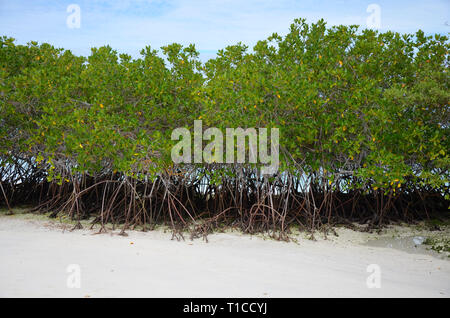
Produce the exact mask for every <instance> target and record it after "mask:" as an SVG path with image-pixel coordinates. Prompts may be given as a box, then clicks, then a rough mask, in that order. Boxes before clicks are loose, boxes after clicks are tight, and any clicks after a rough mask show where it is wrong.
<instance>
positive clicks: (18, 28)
mask: <svg viewBox="0 0 450 318" xmlns="http://www.w3.org/2000/svg"><path fill="white" fill-rule="evenodd" d="M71 4H75V5H77V6H78V7H79V9H80V27H79V28H77V27H75V28H69V26H68V24H67V20H68V18H70V16H71V14H73V13H74V12H73V11H70V12H68V7H69V5H71ZM370 4H376V5H378V6H379V8H380V9H381V11H380V22H381V31H385V30H394V31H398V32H405V33H406V32H410V33H411V32H415V31H416V30H417V29H419V28H420V29H422V30H424V31H425V32H426V33H428V34H432V33H441V34H447V35H448V32H449V31H450V14H449V13H450V0H427V1H423V0H397V1H396V0H391V1H387V0H386V1H385V0H383V1H376V0H369V1H363V0H359V1H356V0H349V1H340V0H335V1H331V0H315V1H314V0H273V1H266V0H259V1H257V0H209V1H207V0H189V1H188V0H122V1H119V0H112V1H106V0H69V1H65V0H27V1H24V0H0V35H7V36H11V37H14V38H16V39H17V42H18V43H26V42H28V41H31V40H35V41H39V42H48V43H51V44H53V45H55V46H57V47H64V48H66V49H70V50H72V52H74V53H76V54H81V55H88V54H89V52H90V48H91V47H94V46H101V45H106V44H109V45H111V46H112V47H113V48H114V49H117V50H118V51H120V52H126V53H129V54H131V55H132V56H135V57H137V56H138V52H139V51H140V49H141V48H143V47H144V46H146V45H151V46H152V47H153V48H159V47H161V46H163V45H166V44H169V43H173V42H178V43H181V44H189V43H195V44H196V47H197V49H198V50H200V52H201V56H202V59H207V58H209V57H212V56H214V53H215V52H216V51H217V50H218V49H221V48H224V47H225V46H227V45H230V44H235V43H237V42H239V41H241V42H243V43H245V44H247V45H250V46H252V45H254V44H255V43H256V42H257V41H258V40H260V39H264V38H266V37H267V36H269V35H270V34H272V33H273V32H278V33H279V34H285V33H286V32H287V31H288V28H289V25H290V24H291V23H292V21H293V19H295V18H299V17H302V18H306V19H307V21H308V22H314V21H317V20H318V19H320V18H324V19H325V20H326V21H327V22H328V24H329V25H336V24H346V25H349V24H359V25H362V26H366V23H367V18H368V17H369V16H370V15H371V14H372V13H373V12H372V13H371V12H367V9H368V6H369V5H370ZM69 20H70V19H69ZM70 21H72V22H74V21H75V20H73V19H71V20H70ZM75 26H76V25H75Z"/></svg>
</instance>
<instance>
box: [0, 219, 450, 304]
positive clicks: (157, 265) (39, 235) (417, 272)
mask: <svg viewBox="0 0 450 318" xmlns="http://www.w3.org/2000/svg"><path fill="white" fill-rule="evenodd" d="M337 230H338V233H339V237H335V236H329V237H328V239H327V240H324V239H323V238H320V239H318V240H317V241H311V240H307V239H304V238H299V239H298V241H297V242H289V243H286V242H279V241H275V240H271V239H263V238H262V237H259V236H250V235H244V234H240V233H219V234H212V235H210V236H209V237H208V238H209V242H208V243H206V242H204V241H203V240H201V239H196V240H194V241H191V240H189V239H186V241H176V240H171V239H170V238H171V234H170V232H166V233H164V232H163V231H162V230H157V231H151V232H145V233H144V232H138V231H128V232H127V233H128V236H125V237H124V236H118V235H117V234H112V233H111V232H110V233H106V234H100V235H93V233H95V231H90V230H86V229H84V230H78V231H73V232H70V231H68V230H65V231H63V229H62V227H61V226H59V225H58V223H57V222H56V221H46V220H42V219H33V218H30V219H27V218H24V217H17V216H1V217H0V259H1V261H0V296H1V297H449V296H450V261H449V258H448V257H437V256H438V255H432V254H431V253H425V252H423V250H418V251H417V252H414V253H411V252H407V251H402V250H399V249H394V248H387V247H377V246H370V245H367V244H364V242H365V241H367V240H368V239H373V238H376V237H377V235H376V234H367V233H360V232H355V231H351V230H348V229H337ZM402 231H403V232H402ZM406 231H407V230H401V229H400V230H399V231H397V233H398V235H400V236H402V235H403V236H404V235H405V233H404V232H406ZM115 233H117V231H116V232H115ZM70 264H76V266H79V269H80V272H79V278H80V288H69V287H68V285H67V280H68V277H69V276H70V275H71V273H68V272H67V269H68V266H69V265H70ZM370 264H377V265H378V266H379V268H380V270H381V276H380V283H381V286H380V288H368V287H367V284H366V280H367V277H368V276H369V275H371V273H368V272H367V266H368V265H370Z"/></svg>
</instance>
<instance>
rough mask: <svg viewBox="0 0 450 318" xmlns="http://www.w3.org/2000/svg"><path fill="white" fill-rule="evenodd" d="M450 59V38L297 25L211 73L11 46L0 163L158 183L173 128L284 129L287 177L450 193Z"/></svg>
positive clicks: (226, 56)
mask: <svg viewBox="0 0 450 318" xmlns="http://www.w3.org/2000/svg"><path fill="white" fill-rule="evenodd" d="M448 50H449V43H448V38H447V37H445V36H440V35H435V36H425V35H424V33H423V32H421V31H418V32H417V33H416V34H415V35H401V34H399V33H393V32H386V33H379V32H376V31H372V30H360V29H359V28H358V27H357V26H336V27H331V28H327V27H326V24H325V22H324V21H319V22H317V23H315V24H311V25H308V24H306V23H305V21H304V20H301V19H297V20H295V21H294V23H293V24H292V25H291V28H290V32H289V33H288V34H287V35H286V36H284V37H282V36H280V35H278V34H273V35H272V36H270V37H269V38H268V39H267V40H263V41H259V42H258V43H257V45H256V46H255V47H254V48H253V50H251V51H249V50H248V47H247V46H245V45H243V44H241V43H239V44H237V45H233V46H229V47H226V48H225V49H223V50H220V51H219V52H218V54H217V57H216V58H214V59H211V60H209V61H208V62H206V63H204V64H203V63H201V62H200V61H199V53H198V51H196V49H195V47H194V46H193V45H191V46H188V47H183V46H181V45H179V44H171V45H168V46H165V47H163V48H162V54H163V55H164V58H163V57H161V56H159V55H158V54H159V53H158V52H157V51H155V50H153V49H151V48H150V47H146V48H145V49H143V50H142V51H141V58H138V59H132V58H131V57H130V56H128V55H126V54H118V53H117V52H116V51H114V50H113V49H111V48H110V47H109V46H106V47H100V48H93V49H92V53H91V55H90V56H89V57H87V58H85V57H79V56H75V55H73V54H72V53H71V52H70V51H67V50H63V49H56V48H54V47H53V46H51V45H49V44H45V43H44V44H41V45H38V44H37V43H35V42H30V43H29V44H28V45H16V44H15V43H14V39H12V38H8V37H2V38H0V154H1V156H2V158H3V159H2V160H8V158H10V157H11V156H16V157H21V158H23V157H28V158H33V160H36V161H37V162H41V163H42V164H43V166H45V167H47V168H46V169H47V172H48V173H49V178H53V177H56V178H58V177H59V178H61V177H60V175H61V173H62V171H63V170H64V171H67V170H68V171H70V173H71V174H75V173H82V174H88V175H96V174H101V173H104V172H109V171H119V172H121V173H123V174H125V175H129V176H132V177H143V176H149V177H153V176H155V175H156V174H159V173H161V172H164V171H167V169H170V167H172V166H173V164H172V161H171V158H170V150H171V147H172V145H173V142H172V141H171V140H170V135H171V132H172V130H173V129H175V128H177V127H187V128H192V126H193V122H194V120H195V119H199V118H200V119H203V121H204V122H203V126H204V128H207V127H208V126H209V127H218V128H221V129H223V130H225V128H227V127H243V128H246V127H267V128H270V127H279V128H280V136H281V140H280V146H281V148H282V153H283V157H282V158H280V159H281V165H282V170H290V171H291V172H292V173H294V174H299V175H301V174H305V173H306V174H308V175H319V176H322V177H323V178H325V180H326V181H328V182H327V183H328V184H329V185H332V186H333V187H341V188H354V189H361V190H368V191H369V190H370V191H373V190H377V189H383V191H385V192H391V193H395V192H397V193H398V192H399V191H403V190H404V189H407V188H415V187H426V188H431V189H436V190H439V191H443V192H445V191H447V190H448V189H447V188H448V183H449V170H448V167H449V164H450V158H449V152H448V150H449V148H450V147H449V146H450V144H449V138H448V136H449V135H450V134H449V129H450V126H449V116H450V108H449V95H450V90H449V74H448V65H449V54H448ZM221 173H222V172H221ZM216 175H217V171H211V172H210V177H211V178H213V179H214V180H216V178H217V177H216ZM320 180H322V179H320ZM214 182H215V181H214ZM446 189H447V190H446Z"/></svg>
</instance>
